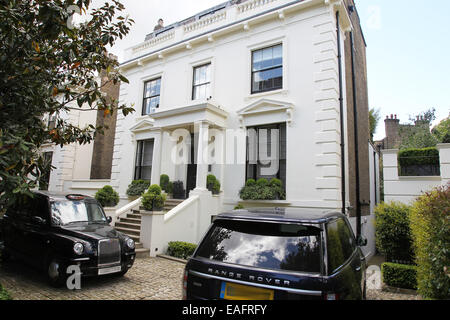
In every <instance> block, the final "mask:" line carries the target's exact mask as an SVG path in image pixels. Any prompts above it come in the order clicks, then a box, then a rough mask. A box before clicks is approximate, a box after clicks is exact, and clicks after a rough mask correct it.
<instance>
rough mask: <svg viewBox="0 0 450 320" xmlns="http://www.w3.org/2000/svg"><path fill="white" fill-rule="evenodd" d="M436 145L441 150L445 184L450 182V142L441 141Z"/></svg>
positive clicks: (442, 180)
mask: <svg viewBox="0 0 450 320" xmlns="http://www.w3.org/2000/svg"><path fill="white" fill-rule="evenodd" d="M436 147H437V149H438V150H439V162H440V166H441V184H442V185H443V186H445V185H447V184H448V183H450V143H441V144H438V145H437V146H436Z"/></svg>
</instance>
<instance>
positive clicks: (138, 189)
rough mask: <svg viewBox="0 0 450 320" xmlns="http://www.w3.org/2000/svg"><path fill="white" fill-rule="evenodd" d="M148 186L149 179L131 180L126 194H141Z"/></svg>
mask: <svg viewBox="0 0 450 320" xmlns="http://www.w3.org/2000/svg"><path fill="white" fill-rule="evenodd" d="M148 187H150V181H148V180H133V181H132V182H131V184H130V185H129V186H128V189H127V192H126V193H127V195H128V196H141V195H142V194H143V193H144V192H145V191H146V190H147V189H148Z"/></svg>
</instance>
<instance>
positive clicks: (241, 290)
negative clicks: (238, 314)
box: [220, 282, 273, 300]
mask: <svg viewBox="0 0 450 320" xmlns="http://www.w3.org/2000/svg"><path fill="white" fill-rule="evenodd" d="M220 298H222V299H225V300H273V290H269V289H263V288H257V287H251V286H244V285H240V284H236V283H229V282H222V287H221V289H220Z"/></svg>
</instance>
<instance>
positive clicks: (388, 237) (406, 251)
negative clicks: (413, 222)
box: [375, 202, 414, 263]
mask: <svg viewBox="0 0 450 320" xmlns="http://www.w3.org/2000/svg"><path fill="white" fill-rule="evenodd" d="M410 211H411V207H410V206H408V205H405V204H403V203H400V202H390V203H384V202H382V203H381V204H379V205H378V206H377V207H376V208H375V236H376V245H377V249H378V251H379V252H381V253H382V254H384V255H385V256H386V260H387V261H388V262H402V263H410V262H412V261H414V252H413V248H412V236H411V229H410V225H409V214H410Z"/></svg>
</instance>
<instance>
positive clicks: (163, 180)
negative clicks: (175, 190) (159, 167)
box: [159, 174, 170, 193]
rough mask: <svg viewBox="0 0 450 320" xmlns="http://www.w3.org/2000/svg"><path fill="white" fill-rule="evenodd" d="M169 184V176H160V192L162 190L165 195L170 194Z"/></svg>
mask: <svg viewBox="0 0 450 320" xmlns="http://www.w3.org/2000/svg"><path fill="white" fill-rule="evenodd" d="M169 183H170V179H169V176H168V175H167V174H162V175H161V176H160V178H159V186H160V187H161V189H162V190H164V191H165V192H167V193H170V192H169Z"/></svg>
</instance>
